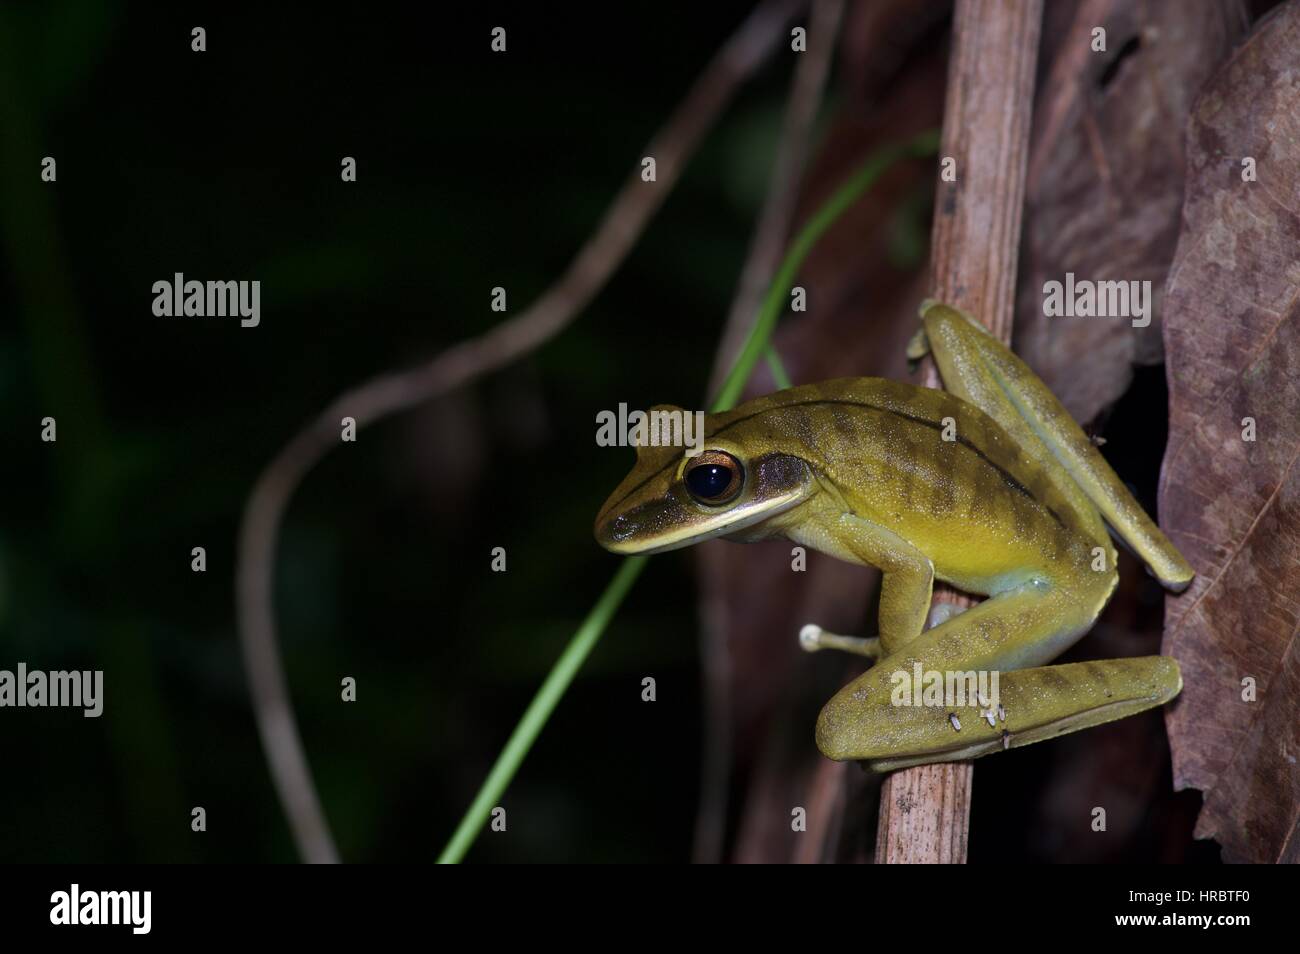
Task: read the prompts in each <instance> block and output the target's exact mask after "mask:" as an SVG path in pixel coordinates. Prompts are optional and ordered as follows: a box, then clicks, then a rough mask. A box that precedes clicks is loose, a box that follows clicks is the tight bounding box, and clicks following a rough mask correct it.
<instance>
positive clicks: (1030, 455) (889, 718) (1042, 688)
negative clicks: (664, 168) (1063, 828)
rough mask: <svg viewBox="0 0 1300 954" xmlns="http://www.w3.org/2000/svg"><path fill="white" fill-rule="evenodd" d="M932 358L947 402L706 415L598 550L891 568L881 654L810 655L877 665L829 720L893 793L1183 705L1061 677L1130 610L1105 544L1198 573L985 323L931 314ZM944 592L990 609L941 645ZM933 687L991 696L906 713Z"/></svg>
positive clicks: (843, 392)
mask: <svg viewBox="0 0 1300 954" xmlns="http://www.w3.org/2000/svg"><path fill="white" fill-rule="evenodd" d="M927 353H929V354H932V355H933V357H934V360H935V362H936V364H937V365H938V368H939V372H940V374H941V376H942V378H943V382H944V386H945V388H946V389H947V390H946V391H939V390H935V389H932V388H923V387H917V386H914V385H910V384H904V383H901V382H897V381H890V380H885V379H881V378H842V379H838V380H834V381H825V382H822V383H820V384H809V385H805V386H801V387H794V388H788V389H786V390H783V391H778V392H776V393H775V394H769V395H767V396H765V397H760V398H756V399H754V400H752V401H748V402H746V403H745V404H742V405H740V406H738V407H736V408H734V409H732V410H730V411H725V412H722V413H718V414H710V415H707V416H706V417H705V427H704V439H703V443H702V445H701V446H700V447H696V448H692V449H691V450H690V451H689V452H684V451H683V449H682V448H681V447H671V446H654V445H653V444H652V443H650V442H644V443H643V444H642V445H641V446H638V447H637V460H636V464H635V466H634V467H633V469H632V472H631V473H630V474H628V476H627V478H626V479H625V480H624V481H623V482H622V484H620V485H619V487H618V488H617V489H616V490H615V491H614V493H613V494H612V495H611V496H610V497H609V500H608V501H606V503H605V505H604V507H602V508H601V510H600V513H599V515H598V516H597V518H596V525H595V533H596V539H597V540H598V541H599V543H600V544H601V545H602V546H603V547H605V548H606V549H607V550H610V551H612V552H614V553H618V554H639V553H659V552H663V551H666V550H674V549H677V548H679V547H685V546H689V545H690V544H693V543H697V542H699V541H701V540H707V539H710V538H713V537H723V538H725V539H728V540H737V541H744V542H748V541H755V540H766V539H771V538H784V539H786V540H790V541H792V542H793V543H795V544H797V545H801V546H805V547H811V548H813V549H815V550H818V551H820V552H822V553H825V554H829V555H830V556H833V557H836V558H839V559H841V560H847V561H849V562H851V563H859V564H865V565H868V566H873V567H877V568H879V569H880V570H881V571H882V573H883V578H882V583H881V593H880V612H879V622H878V635H877V636H875V637H871V638H865V639H849V638H846V637H832V636H831V635H830V634H821V633H820V632H819V631H818V630H817V629H816V628H815V627H813V628H811V629H809V630H807V631H806V632H805V634H804V639H805V642H806V643H807V644H808V645H809V647H810V648H815V647H816V646H818V645H819V644H821V643H823V642H824V643H826V644H827V645H834V646H837V647H839V648H845V647H848V648H850V649H852V650H853V651H855V652H858V653H860V654H862V655H865V656H867V657H868V658H870V659H871V660H872V661H873V663H874V664H873V665H872V666H871V668H870V669H868V670H867V671H866V672H865V673H863V674H862V675H861V676H859V677H858V678H856V679H854V680H853V681H852V682H850V683H849V684H848V685H847V686H845V687H844V688H843V689H842V690H841V691H840V692H839V693H838V694H836V695H835V696H834V697H833V698H832V699H831V700H830V701H829V702H828V703H827V704H826V706H825V707H824V708H823V709H822V712H821V715H820V717H819V718H818V720H817V728H816V739H817V745H818V748H819V749H820V750H821V751H822V753H823V754H825V755H826V756H827V757H829V758H832V759H840V760H843V759H855V760H862V761H864V762H866V763H868V764H869V765H870V767H872V768H873V769H875V770H877V771H882V772H883V771H891V770H893V769H898V768H904V767H907V766H911V765H919V764H924V763H930V762H944V761H954V760H963V759H972V758H976V757H979V756H982V755H986V754H989V753H992V752H999V751H1002V750H1004V749H1008V748H1016V747H1018V746H1022V745H1028V744H1030V743H1032V742H1037V741H1040V740H1043V739H1050V738H1053V737H1055V736H1058V735H1061V734H1063V733H1066V732H1073V731H1076V730H1078V729H1083V728H1087V727H1089V726H1094V725H1099V724H1101V723H1104V722H1109V721H1111V720H1114V719H1119V718H1123V717H1125V716H1129V715H1133V714H1135V713H1138V712H1141V711H1143V710H1145V709H1149V708H1151V707H1153V706H1159V705H1162V704H1163V703H1165V702H1168V701H1169V700H1170V699H1172V698H1174V696H1176V695H1177V694H1178V692H1179V691H1180V690H1181V688H1182V677H1181V674H1180V672H1179V668H1178V663H1177V662H1176V661H1175V660H1174V659H1172V658H1169V657H1166V656H1148V657H1142V658H1133V659H1110V660H1098V661H1095V662H1080V663H1070V664H1067V665H1055V666H1050V665H1046V664H1047V663H1048V662H1050V661H1051V660H1052V659H1054V658H1056V657H1057V656H1058V655H1060V654H1061V653H1062V652H1064V651H1065V650H1066V649H1068V648H1069V647H1070V646H1071V645H1072V644H1074V643H1075V642H1076V641H1077V640H1078V639H1079V638H1080V637H1081V636H1083V634H1084V633H1086V632H1087V631H1088V629H1089V628H1090V627H1091V626H1092V625H1093V623H1094V622H1095V621H1096V619H1097V617H1098V615H1099V614H1100V613H1101V611H1102V608H1103V607H1105V605H1106V602H1107V600H1109V598H1110V596H1111V594H1112V593H1113V592H1114V590H1115V586H1116V583H1117V580H1118V576H1117V573H1116V556H1117V554H1116V552H1115V549H1114V546H1113V545H1112V543H1111V537H1110V535H1109V533H1108V530H1107V527H1108V526H1109V528H1110V529H1111V530H1112V531H1113V532H1114V534H1115V535H1116V536H1117V537H1118V538H1119V539H1120V540H1122V541H1123V542H1124V543H1125V544H1126V545H1127V546H1129V547H1130V548H1131V549H1132V550H1133V551H1134V552H1135V553H1136V554H1137V556H1138V557H1139V558H1140V559H1141V560H1142V561H1143V562H1144V563H1145V564H1146V566H1147V568H1148V571H1149V572H1150V573H1152V574H1153V575H1154V576H1155V577H1156V578H1157V579H1158V580H1159V581H1160V582H1161V583H1162V584H1163V585H1164V586H1166V587H1168V588H1169V589H1171V590H1173V591H1175V592H1179V591H1182V590H1183V589H1185V588H1186V587H1187V585H1188V584H1189V583H1190V582H1191V580H1192V577H1193V575H1194V572H1193V570H1192V568H1191V566H1189V565H1188V563H1187V561H1186V560H1185V559H1183V557H1182V556H1181V555H1180V554H1179V552H1178V550H1177V549H1176V548H1175V547H1174V546H1173V544H1172V543H1170V541H1169V540H1168V538H1166V537H1165V535H1164V534H1163V533H1161V531H1160V530H1159V528H1158V527H1157V526H1156V525H1155V523H1154V522H1153V521H1152V520H1151V518H1150V517H1149V516H1148V515H1147V514H1146V513H1145V512H1144V511H1143V510H1142V507H1141V506H1140V505H1139V504H1138V503H1137V501H1135V500H1134V499H1133V497H1132V495H1131V494H1130V493H1129V492H1128V490H1127V489H1126V488H1125V486H1124V484H1123V483H1122V482H1121V481H1120V479H1119V478H1118V477H1117V476H1116V475H1115V472H1114V471H1113V470H1112V469H1111V468H1110V466H1109V465H1108V464H1107V463H1106V461H1105V459H1104V458H1103V457H1102V456H1101V454H1100V453H1099V451H1098V450H1097V448H1096V446H1095V445H1094V443H1093V442H1092V441H1091V440H1090V439H1089V438H1088V437H1087V436H1086V435H1085V434H1084V433H1083V431H1082V430H1081V429H1080V427H1079V426H1078V424H1076V423H1075V422H1074V420H1073V419H1072V418H1071V417H1070V415H1069V413H1068V412H1067V411H1066V410H1065V408H1064V407H1062V406H1061V403H1060V402H1059V401H1058V400H1057V399H1056V397H1055V396H1054V395H1053V394H1052V393H1051V391H1050V390H1049V389H1048V388H1047V386H1046V385H1045V384H1043V382H1042V381H1041V380H1039V378H1038V377H1037V376H1036V375H1035V374H1034V373H1033V372H1032V371H1031V370H1030V369H1029V368H1028V366H1027V365H1025V364H1024V362H1022V361H1021V360H1020V359H1019V358H1017V357H1016V356H1015V355H1014V354H1013V353H1012V352H1011V351H1010V350H1008V349H1007V348H1006V347H1005V346H1004V345H1003V344H1002V343H1001V342H1000V341H998V340H997V339H996V338H995V337H993V336H992V335H991V334H989V333H988V331H987V330H985V328H984V327H983V326H982V325H981V324H980V323H979V322H978V321H977V320H975V319H974V318H973V317H971V316H969V315H967V314H965V313H964V312H961V311H959V310H957V309H954V308H951V307H949V306H947V305H944V304H940V303H937V302H928V301H927V302H925V303H924V304H923V305H922V308H921V329H920V331H919V332H918V333H917V335H916V337H915V338H914V339H913V340H912V343H911V344H910V345H909V347H908V357H909V358H911V359H913V360H919V359H920V358H922V357H924V356H925V354H927ZM655 410H656V411H664V410H667V411H670V412H675V411H680V409H677V408H672V407H668V406H661V407H659V408H656V409H655ZM683 413H684V412H683ZM936 580H940V581H942V582H944V583H946V584H949V585H950V586H953V587H955V588H957V589H960V590H963V591H965V592H967V593H971V594H975V595H979V596H983V597H985V599H984V600H982V601H980V602H979V603H977V604H976V605H975V606H973V607H971V608H969V609H966V610H964V611H961V612H958V613H957V614H956V615H953V616H951V617H949V618H947V619H946V620H943V621H942V622H940V623H938V625H935V626H933V627H932V628H929V629H927V628H926V624H927V618H928V616H929V610H930V604H931V592H932V589H933V586H934V582H935V581H936ZM931 673H938V674H953V673H956V674H967V675H969V674H971V673H978V674H981V675H984V674H991V675H992V676H993V677H994V680H993V683H992V684H994V685H996V692H995V693H992V692H990V691H987V690H986V689H985V688H984V687H985V686H986V685H988V683H984V682H981V683H980V689H979V690H978V691H976V692H975V693H974V695H975V697H976V698H974V699H961V698H957V699H954V698H951V697H950V696H951V694H950V693H942V694H940V693H935V694H929V693H922V692H921V691H920V690H921V687H920V686H910V687H908V688H909V692H908V693H906V694H900V691H899V690H900V686H901V684H902V683H903V682H906V681H908V680H911V679H914V678H915V675H918V674H931ZM956 683H957V685H958V687H959V688H960V687H961V685H962V683H961V681H960V679H958V680H957V681H956ZM952 684H953V680H952V679H949V680H948V681H947V683H946V685H947V686H951V685H952ZM911 689H915V690H916V691H915V692H911V691H910V690H911ZM958 695H959V696H960V695H961V693H960V692H959V693H958ZM991 695H996V698H991V697H990V696H991ZM900 699H902V700H904V701H901V702H900ZM918 703H919V704H918Z"/></svg>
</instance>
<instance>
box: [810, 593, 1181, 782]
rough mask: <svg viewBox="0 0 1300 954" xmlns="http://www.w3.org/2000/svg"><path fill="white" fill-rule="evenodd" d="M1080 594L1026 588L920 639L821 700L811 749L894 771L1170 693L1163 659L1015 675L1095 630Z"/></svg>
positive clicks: (1170, 671) (1169, 666)
mask: <svg viewBox="0 0 1300 954" xmlns="http://www.w3.org/2000/svg"><path fill="white" fill-rule="evenodd" d="M1094 585H1106V581H1102V580H1099V581H1097V584H1094ZM1086 596H1087V594H1082V593H1079V592H1074V591H1072V590H1068V589H1065V588H1061V587H1053V586H1051V585H1047V584H1043V583H1027V584H1025V585H1024V586H1022V587H1019V588H1017V589H1014V590H1010V591H1007V592H1004V593H1000V594H998V595H996V596H993V597H991V598H989V599H987V600H985V601H984V602H983V603H980V604H979V605H977V606H975V607H972V608H971V609H968V610H966V611H965V612H963V613H961V614H959V615H957V616H955V617H953V618H952V619H950V620H948V621H947V622H945V623H943V624H941V625H940V626H937V627H935V628H934V629H932V630H929V631H928V632H925V633H923V634H921V635H920V636H918V637H917V638H916V639H914V640H912V641H911V642H909V643H908V644H907V645H906V646H905V647H904V648H903V649H901V650H899V651H898V652H895V653H892V654H890V655H889V656H887V657H885V658H884V659H882V660H881V661H880V662H879V663H877V664H876V665H875V666H873V667H872V668H871V669H869V670H868V671H867V672H865V673H863V674H862V675H861V676H859V677H858V678H857V679H855V680H854V681H853V682H851V683H849V685H847V686H845V687H844V688H843V689H842V690H840V692H838V693H837V694H836V695H835V697H834V698H832V699H831V700H830V702H828V703H827V704H826V706H825V708H823V709H822V712H821V716H820V717H819V718H818V720H817V746H818V748H819V749H821V751H822V753H823V754H824V755H826V756H827V757H828V758H832V759H837V760H845V759H861V760H865V761H868V762H869V763H870V764H871V767H872V768H873V769H875V770H877V771H892V770H893V769H898V768H906V767H907V766H910V765H921V764H925V763H929V762H947V761H958V760H962V759H972V758H976V757H978V756H981V755H986V754H988V753H990V752H997V751H1001V750H1002V749H1006V748H1015V747H1018V746H1021V745H1028V744H1030V743H1031V742H1038V741H1041V740H1043V739H1048V738H1054V737H1055V736H1058V735H1062V734H1064V733H1067V732H1074V731H1077V730H1078V729H1083V728H1087V727H1089V726H1094V725H1100V724H1101V723H1104V722H1110V721H1112V720H1114V719H1121V718H1124V717H1125V716H1129V715H1133V714H1135V713H1137V712H1141V711H1142V710H1144V709H1149V708H1152V707H1153V706H1158V705H1161V704H1163V703H1165V702H1167V701H1168V700H1169V699H1172V698H1173V697H1174V696H1175V695H1177V694H1178V692H1179V690H1180V689H1181V688H1182V679H1181V676H1180V675H1179V672H1178V664H1177V663H1176V662H1175V661H1174V660H1172V659H1169V658H1167V657H1163V656H1152V657H1146V658H1140V659H1111V660H1101V661H1097V662H1086V663H1071V664H1068V665H1062V666H1040V667H1038V668H1026V669H1020V668H1017V667H1019V666H1035V665H1036V664H1038V663H1041V662H1043V661H1044V655H1045V654H1050V653H1051V652H1052V650H1050V649H1048V648H1045V647H1051V646H1054V645H1059V644H1060V642H1061V640H1062V639H1066V640H1067V641H1068V639H1070V638H1072V636H1073V635H1074V634H1076V633H1078V632H1081V631H1082V630H1083V629H1086V628H1087V627H1088V626H1090V625H1091V623H1092V618H1091V616H1090V615H1089V614H1088V613H1086V612H1081V611H1080V606H1081V605H1086V604H1087V602H1088V600H1087V599H1086ZM936 687H937V692H934V691H931V690H933V689H935V688H936Z"/></svg>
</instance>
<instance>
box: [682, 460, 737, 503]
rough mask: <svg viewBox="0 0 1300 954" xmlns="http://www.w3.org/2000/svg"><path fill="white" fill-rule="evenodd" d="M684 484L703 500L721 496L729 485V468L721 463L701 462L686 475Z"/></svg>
mask: <svg viewBox="0 0 1300 954" xmlns="http://www.w3.org/2000/svg"><path fill="white" fill-rule="evenodd" d="M686 485H687V486H688V487H690V489H691V493H693V494H695V496H697V497H703V498H704V499H705V500H711V499H712V498H714V497H721V496H722V495H723V494H724V493H725V492H726V490H727V487H729V486H730V485H731V470H730V469H729V468H727V467H723V466H722V465H721V464H701V465H700V466H698V467H695V468H692V469H691V472H690V473H688V474H687V475H686Z"/></svg>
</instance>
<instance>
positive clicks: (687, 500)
mask: <svg viewBox="0 0 1300 954" xmlns="http://www.w3.org/2000/svg"><path fill="white" fill-rule="evenodd" d="M664 409H665V408H656V409H655V410H664ZM668 409H669V410H676V409H674V408H668ZM714 423H715V427H713V428H706V431H707V430H713V431H714V434H713V435H708V434H707V433H706V435H705V437H704V440H703V449H702V450H700V451H699V452H698V453H696V454H695V455H694V456H687V454H686V453H685V452H684V451H683V449H682V448H681V447H637V448H636V452H637V455H636V464H635V466H633V468H632V472H631V473H630V474H628V475H627V477H625V478H624V479H623V482H622V483H621V484H619V485H618V489H616V490H615V491H614V492H613V493H612V494H610V497H609V499H608V500H607V501H605V506H603V507H601V508H600V514H599V515H598V516H597V517H596V540H597V542H598V543H599V544H600V545H601V546H602V547H604V548H605V549H606V550H609V551H610V552H611V553H619V554H628V555H630V554H634V553H661V552H663V551H665V550H676V549H678V548H679V547H685V546H690V545H691V544H692V543H698V542H699V541H701V540H707V539H709V538H711V537H721V536H728V535H730V534H734V533H737V532H739V531H742V530H744V529H745V528H747V527H752V526H754V525H755V524H757V523H760V522H762V521H764V520H767V519H769V518H771V517H774V516H776V515H777V514H779V513H782V512H784V511H786V510H789V509H790V508H791V507H793V506H795V505H796V504H798V503H799V502H801V501H802V500H804V499H806V498H807V497H808V496H809V495H810V494H811V493H812V491H813V487H814V482H813V476H812V471H811V470H810V468H809V467H808V465H807V464H806V463H805V462H804V461H803V460H801V459H800V458H798V457H795V456H792V455H790V454H785V453H781V452H779V451H777V450H775V449H773V448H771V447H770V446H763V445H762V444H761V443H759V444H755V441H753V440H751V439H746V437H745V436H744V432H743V429H741V428H736V427H732V426H729V425H728V424H727V423H725V419H724V422H723V423H722V426H720V427H719V426H716V424H717V423H718V422H717V419H714Z"/></svg>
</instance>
